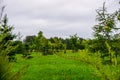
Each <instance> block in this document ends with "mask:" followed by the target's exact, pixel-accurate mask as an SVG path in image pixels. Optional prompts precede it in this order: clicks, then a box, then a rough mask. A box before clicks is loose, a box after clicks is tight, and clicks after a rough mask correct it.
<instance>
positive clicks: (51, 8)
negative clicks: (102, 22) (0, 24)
mask: <svg viewBox="0 0 120 80" xmlns="http://www.w3.org/2000/svg"><path fill="white" fill-rule="evenodd" d="M104 1H106V6H107V7H109V8H108V10H109V11H110V12H112V11H115V10H116V9H118V7H120V6H119V5H118V1H119V0H4V4H5V5H6V9H5V12H6V13H7V15H8V18H9V25H13V26H14V32H15V33H18V32H20V33H21V35H23V38H24V37H25V36H27V35H36V34H37V33H38V31H43V33H44V36H45V37H47V38H49V37H54V36H58V37H63V38H66V37H69V36H70V35H74V34H76V33H77V34H78V36H80V37H83V38H92V35H93V34H92V32H93V31H92V27H93V26H94V25H95V24H96V22H95V17H96V12H95V10H96V9H98V8H99V7H102V4H103V2H104Z"/></svg>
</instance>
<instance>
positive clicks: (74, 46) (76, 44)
mask: <svg viewBox="0 0 120 80" xmlns="http://www.w3.org/2000/svg"><path fill="white" fill-rule="evenodd" d="M70 43H71V48H72V51H73V53H74V52H77V51H78V47H79V37H78V36H77V34H75V35H73V36H70Z"/></svg>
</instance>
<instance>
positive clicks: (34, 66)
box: [13, 53, 99, 80]
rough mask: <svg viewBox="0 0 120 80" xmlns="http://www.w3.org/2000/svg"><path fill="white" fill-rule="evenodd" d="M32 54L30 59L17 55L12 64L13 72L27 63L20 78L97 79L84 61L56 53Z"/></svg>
mask: <svg viewBox="0 0 120 80" xmlns="http://www.w3.org/2000/svg"><path fill="white" fill-rule="evenodd" d="M67 55H68V54H65V56H67ZM70 55H71V56H79V54H73V53H69V56H70ZM32 56H33V57H34V58H32V59H23V58H21V55H17V62H16V63H14V65H13V71H14V72H16V71H18V70H19V69H21V68H22V67H24V66H25V65H29V68H28V69H27V70H26V73H25V74H24V75H23V76H22V78H21V80H99V78H97V77H95V76H94V70H93V67H92V66H91V65H88V64H86V63H84V62H80V61H78V60H72V59H67V58H64V57H60V56H58V55H47V56H42V55H40V54H36V53H33V54H32Z"/></svg>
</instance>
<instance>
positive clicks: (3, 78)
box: [0, 0, 25, 80]
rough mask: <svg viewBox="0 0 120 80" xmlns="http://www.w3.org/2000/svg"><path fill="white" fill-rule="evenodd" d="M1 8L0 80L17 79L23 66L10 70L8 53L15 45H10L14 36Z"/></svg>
mask: <svg viewBox="0 0 120 80" xmlns="http://www.w3.org/2000/svg"><path fill="white" fill-rule="evenodd" d="M0 4H1V0H0ZM0 9H1V6H0ZM3 9H4V7H2V10H0V14H1V15H0V80H19V79H20V77H21V74H22V73H23V71H24V69H25V68H23V69H22V70H20V71H18V73H13V72H12V70H11V69H12V65H11V63H10V62H9V60H8V58H10V56H8V55H9V54H10V53H11V51H13V50H14V49H15V48H16V47H15V46H12V45H11V44H12V40H13V38H14V36H13V35H12V34H11V31H12V27H10V26H8V25H7V17H6V16H5V17H4V18H2V13H3Z"/></svg>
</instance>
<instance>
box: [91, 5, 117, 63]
mask: <svg viewBox="0 0 120 80" xmlns="http://www.w3.org/2000/svg"><path fill="white" fill-rule="evenodd" d="M96 12H97V14H98V15H97V18H96V20H97V21H98V22H99V23H98V25H95V26H94V27H93V30H94V37H95V39H96V41H95V42H96V43H95V44H93V46H95V45H96V46H97V47H93V48H94V49H95V51H100V52H101V53H103V56H105V55H106V53H107V54H108V55H109V56H110V61H111V63H113V62H112V58H113V56H114V55H115V53H114V54H113V53H112V52H110V50H109V49H112V48H109V47H110V46H111V41H112V40H113V37H114V36H115V35H116V34H114V32H115V31H118V30H119V28H117V27H116V23H117V22H116V12H115V13H113V14H109V13H107V10H106V8H105V3H103V7H102V9H98V10H96ZM111 51H112V50H111ZM114 58H115V57H114Z"/></svg>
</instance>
